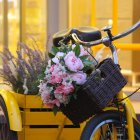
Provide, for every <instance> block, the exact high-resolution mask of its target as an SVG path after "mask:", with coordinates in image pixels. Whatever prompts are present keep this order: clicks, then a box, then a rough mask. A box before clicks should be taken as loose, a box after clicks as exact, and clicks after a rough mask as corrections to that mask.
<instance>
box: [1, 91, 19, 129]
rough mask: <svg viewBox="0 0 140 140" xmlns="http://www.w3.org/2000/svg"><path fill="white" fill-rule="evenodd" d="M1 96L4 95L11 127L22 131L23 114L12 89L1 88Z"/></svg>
mask: <svg viewBox="0 0 140 140" xmlns="http://www.w3.org/2000/svg"><path fill="white" fill-rule="evenodd" d="M0 96H2V98H3V100H4V102H5V105H6V108H7V113H8V119H9V125H10V129H11V130H13V131H22V121H21V114H20V110H19V106H18V104H17V101H16V99H15V98H14V96H13V95H12V94H11V92H10V91H6V90H0Z"/></svg>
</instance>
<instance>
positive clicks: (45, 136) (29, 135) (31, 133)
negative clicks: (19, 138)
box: [25, 128, 81, 140]
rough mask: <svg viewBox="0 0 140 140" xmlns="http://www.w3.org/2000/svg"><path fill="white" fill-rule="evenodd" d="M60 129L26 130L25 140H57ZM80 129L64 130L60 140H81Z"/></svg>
mask: <svg viewBox="0 0 140 140" xmlns="http://www.w3.org/2000/svg"><path fill="white" fill-rule="evenodd" d="M58 131H59V129H58V128H43V129H41V128H39V129H38V128H25V140H56V138H57V134H58ZM80 134H81V130H80V129H79V128H75V129H73V128H64V129H63V131H62V133H61V136H60V140H79V139H80Z"/></svg>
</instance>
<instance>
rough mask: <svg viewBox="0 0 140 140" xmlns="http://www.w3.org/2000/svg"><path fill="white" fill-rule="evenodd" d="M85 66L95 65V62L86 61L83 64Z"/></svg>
mask: <svg viewBox="0 0 140 140" xmlns="http://www.w3.org/2000/svg"><path fill="white" fill-rule="evenodd" d="M83 63H84V64H85V65H93V62H92V61H90V60H84V62H83Z"/></svg>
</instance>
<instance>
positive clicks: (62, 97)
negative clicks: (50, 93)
mask: <svg viewBox="0 0 140 140" xmlns="http://www.w3.org/2000/svg"><path fill="white" fill-rule="evenodd" d="M54 96H55V98H56V99H58V100H59V102H60V103H64V104H67V103H68V101H69V97H68V96H66V95H64V94H58V93H55V94H54Z"/></svg>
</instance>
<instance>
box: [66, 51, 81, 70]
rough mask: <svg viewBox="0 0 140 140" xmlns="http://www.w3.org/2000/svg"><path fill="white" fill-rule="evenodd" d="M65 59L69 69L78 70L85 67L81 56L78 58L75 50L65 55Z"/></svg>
mask: <svg viewBox="0 0 140 140" xmlns="http://www.w3.org/2000/svg"><path fill="white" fill-rule="evenodd" d="M64 61H65V64H66V66H67V67H68V69H69V70H71V71H73V72H78V71H79V70H81V69H83V67H84V65H83V63H82V61H81V59H80V58H77V57H76V55H75V53H74V52H73V51H70V52H69V53H68V54H67V55H66V56H65V57H64Z"/></svg>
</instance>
